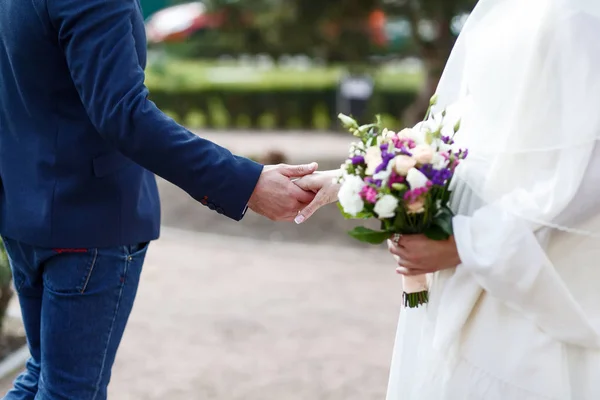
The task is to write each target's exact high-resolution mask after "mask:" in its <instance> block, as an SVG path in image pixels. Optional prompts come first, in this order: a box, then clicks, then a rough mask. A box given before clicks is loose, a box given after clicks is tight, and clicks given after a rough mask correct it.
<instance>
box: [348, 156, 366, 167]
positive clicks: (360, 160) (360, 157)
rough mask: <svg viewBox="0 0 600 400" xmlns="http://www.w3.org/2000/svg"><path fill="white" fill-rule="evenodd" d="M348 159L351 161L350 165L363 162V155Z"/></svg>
mask: <svg viewBox="0 0 600 400" xmlns="http://www.w3.org/2000/svg"><path fill="white" fill-rule="evenodd" d="M350 161H352V165H356V164H364V162H365V158H364V157H363V156H354V157H352V158H351V159H350Z"/></svg>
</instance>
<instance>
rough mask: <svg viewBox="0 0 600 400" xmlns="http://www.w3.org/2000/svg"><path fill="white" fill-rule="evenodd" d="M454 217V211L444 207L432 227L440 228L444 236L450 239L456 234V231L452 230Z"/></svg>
mask: <svg viewBox="0 0 600 400" xmlns="http://www.w3.org/2000/svg"><path fill="white" fill-rule="evenodd" d="M453 217H454V215H453V214H452V211H450V209H449V208H447V207H442V208H441V209H440V211H439V212H438V214H437V215H436V216H435V218H434V219H433V224H432V226H433V227H437V228H439V229H440V230H441V231H442V232H444V234H445V235H446V237H447V238H448V237H450V236H452V234H453V233H454V231H453V229H452V218H453Z"/></svg>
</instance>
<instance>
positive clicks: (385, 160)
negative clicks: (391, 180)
mask: <svg viewBox="0 0 600 400" xmlns="http://www.w3.org/2000/svg"><path fill="white" fill-rule="evenodd" d="M387 149H388V145H387V144H382V145H381V159H382V160H383V161H382V162H381V164H379V165H378V166H377V168H375V173H378V172H381V171H385V170H386V169H387V167H388V164H389V163H390V161H392V160H393V159H394V157H396V155H395V154H394V153H393V151H392V152H391V153H388V151H387Z"/></svg>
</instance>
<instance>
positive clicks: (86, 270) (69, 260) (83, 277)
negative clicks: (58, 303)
mask: <svg viewBox="0 0 600 400" xmlns="http://www.w3.org/2000/svg"><path fill="white" fill-rule="evenodd" d="M55 251H56V252H57V255H56V256H54V257H52V258H51V259H49V260H47V261H46V263H45V266H44V286H45V287H46V288H47V289H48V290H51V291H53V292H55V293H62V294H83V293H85V290H86V288H87V285H88V283H89V281H90V278H91V277H92V274H93V273H94V267H95V266H96V261H97V259H98V249H78V250H77V251H69V250H65V249H61V250H60V251H59V250H55Z"/></svg>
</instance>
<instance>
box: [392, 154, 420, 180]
mask: <svg viewBox="0 0 600 400" xmlns="http://www.w3.org/2000/svg"><path fill="white" fill-rule="evenodd" d="M391 163H393V164H394V168H395V169H396V172H397V173H398V174H399V175H402V176H406V174H407V173H408V171H409V170H410V169H411V168H414V166H415V165H416V164H417V161H416V160H415V159H414V158H412V157H409V156H406V155H399V156H396V157H395V158H394V159H393V160H392V161H391Z"/></svg>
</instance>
